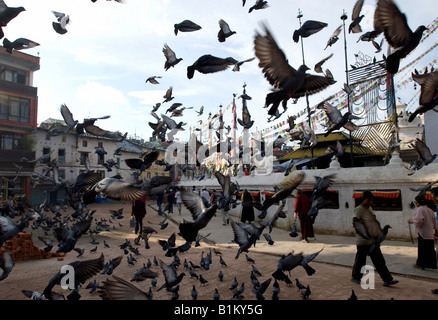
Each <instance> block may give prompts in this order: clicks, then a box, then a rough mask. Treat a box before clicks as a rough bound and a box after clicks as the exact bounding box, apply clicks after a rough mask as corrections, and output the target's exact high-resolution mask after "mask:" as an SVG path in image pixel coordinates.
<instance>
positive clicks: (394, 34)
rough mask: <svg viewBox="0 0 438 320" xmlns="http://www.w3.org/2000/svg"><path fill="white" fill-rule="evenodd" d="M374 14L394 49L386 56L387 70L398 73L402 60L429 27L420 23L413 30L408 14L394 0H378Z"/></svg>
mask: <svg viewBox="0 0 438 320" xmlns="http://www.w3.org/2000/svg"><path fill="white" fill-rule="evenodd" d="M374 16H375V24H376V25H377V27H379V28H381V30H383V34H384V36H385V39H386V41H387V42H388V44H389V45H390V46H391V47H392V48H393V49H394V50H393V51H392V53H391V54H389V55H388V57H387V58H386V70H387V71H388V72H389V73H390V74H396V73H397V72H398V69H399V66H400V60H401V59H403V58H405V57H406V56H407V55H408V54H409V53H411V52H412V51H413V50H414V49H415V48H416V47H417V46H418V44H419V43H420V40H421V38H422V37H423V32H424V31H426V30H427V28H426V27H425V26H424V25H420V26H419V27H417V29H416V30H415V31H414V32H412V30H411V29H410V27H409V25H408V23H407V17H406V15H405V14H404V13H402V12H401V11H400V9H399V8H398V6H397V5H396V4H395V2H394V1H393V0H378V1H377V6H376V9H375V11H374ZM375 27H376V26H375Z"/></svg>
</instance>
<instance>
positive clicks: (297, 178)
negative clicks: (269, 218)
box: [262, 172, 305, 210]
mask: <svg viewBox="0 0 438 320" xmlns="http://www.w3.org/2000/svg"><path fill="white" fill-rule="evenodd" d="M304 176H305V174H304V172H298V173H296V174H294V175H290V176H288V177H287V178H285V180H284V181H283V183H282V184H283V187H282V188H281V189H280V190H279V191H277V192H276V193H275V194H274V195H272V196H271V197H269V198H267V199H266V200H265V201H264V202H263V206H262V210H268V208H269V207H270V206H272V205H273V204H274V203H277V202H279V201H281V200H284V199H286V198H287V197H288V196H290V195H291V194H292V192H293V191H294V190H295V189H296V188H297V187H298V186H299V185H300V184H301V182H302V181H303V180H304Z"/></svg>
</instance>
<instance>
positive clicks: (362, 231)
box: [353, 217, 391, 254]
mask: <svg viewBox="0 0 438 320" xmlns="http://www.w3.org/2000/svg"><path fill="white" fill-rule="evenodd" d="M353 227H354V230H355V231H356V234H358V235H359V236H361V237H362V238H364V239H366V240H370V239H373V237H371V236H370V235H369V234H368V231H367V229H366V228H365V225H364V224H363V223H362V222H361V221H360V219H359V218H357V217H353ZM390 228H391V226H390V225H385V226H384V227H383V228H380V230H379V233H378V234H377V236H376V237H374V241H373V243H372V244H371V248H370V251H369V252H368V254H371V253H372V252H373V250H374V248H376V246H377V245H379V244H381V243H382V242H383V241H384V240H385V238H386V235H387V234H388V229H390Z"/></svg>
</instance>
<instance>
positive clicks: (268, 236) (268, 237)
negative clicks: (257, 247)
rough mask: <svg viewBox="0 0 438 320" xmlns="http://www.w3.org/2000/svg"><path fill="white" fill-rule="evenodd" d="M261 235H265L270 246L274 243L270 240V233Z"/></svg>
mask: <svg viewBox="0 0 438 320" xmlns="http://www.w3.org/2000/svg"><path fill="white" fill-rule="evenodd" d="M263 236H264V237H265V239H266V241H267V242H268V244H269V245H270V246H272V245H273V244H274V240H272V238H271V235H270V234H269V233H264V234H263Z"/></svg>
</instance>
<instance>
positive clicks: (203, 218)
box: [179, 189, 217, 241]
mask: <svg viewBox="0 0 438 320" xmlns="http://www.w3.org/2000/svg"><path fill="white" fill-rule="evenodd" d="M181 200H182V202H183V204H184V205H185V206H186V208H187V209H188V210H189V211H190V213H191V215H192V218H193V222H183V223H180V225H179V231H180V234H181V236H182V237H183V238H184V240H186V241H195V240H196V237H197V235H198V231H199V230H201V229H203V228H205V227H206V226H207V224H208V223H209V222H210V220H211V218H212V217H213V216H214V214H215V213H216V210H217V204H213V205H212V206H210V207H208V208H207V207H206V206H205V204H204V202H203V201H202V198H201V196H199V195H198V194H196V193H194V192H192V191H187V190H185V189H183V190H182V191H181Z"/></svg>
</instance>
